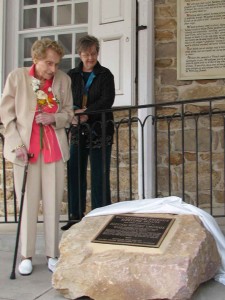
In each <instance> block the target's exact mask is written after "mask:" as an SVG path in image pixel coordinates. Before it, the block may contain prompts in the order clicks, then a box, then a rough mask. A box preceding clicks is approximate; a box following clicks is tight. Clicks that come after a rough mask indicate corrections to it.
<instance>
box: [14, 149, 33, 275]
mask: <svg viewBox="0 0 225 300" xmlns="http://www.w3.org/2000/svg"><path fill="white" fill-rule="evenodd" d="M31 157H33V154H30V153H28V161H27V163H26V165H25V168H24V174H23V185H22V191H21V200H20V212H19V220H18V226H17V234H16V245H15V251H14V258H13V266H12V272H11V275H10V279H16V274H15V268H16V260H17V252H18V246H19V236H20V225H21V219H22V212H23V202H24V194H25V188H26V182H27V171H28V165H29V159H30V158H31Z"/></svg>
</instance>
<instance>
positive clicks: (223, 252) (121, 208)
mask: <svg viewBox="0 0 225 300" xmlns="http://www.w3.org/2000/svg"><path fill="white" fill-rule="evenodd" d="M124 213H134V214H140V213H151V214H152V213H171V214H191V215H197V216H199V218H200V219H201V221H202V223H203V225H204V226H205V228H206V229H207V230H208V231H209V232H211V234H212V235H213V237H214V239H215V242H216V245H217V248H218V252H219V254H220V257H221V266H220V268H219V270H218V271H217V273H216V275H215V277H214V279H215V280H216V281H218V282H220V283H222V284H224V285H225V237H224V235H223V233H222V231H221V229H220V228H219V226H218V224H217V222H216V221H215V219H214V218H213V217H212V216H211V215H210V214H208V213H207V212H205V211H204V210H202V209H200V208H198V207H195V206H193V205H191V204H187V203H185V202H183V201H182V199H181V198H179V197H175V196H171V197H164V198H152V199H142V200H131V201H123V202H118V203H114V204H111V205H107V206H105V207H100V208H96V209H94V210H92V211H91V212H89V213H88V214H87V215H86V216H85V217H95V216H101V215H117V214H124Z"/></svg>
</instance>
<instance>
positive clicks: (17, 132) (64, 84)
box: [0, 68, 74, 165]
mask: <svg viewBox="0 0 225 300" xmlns="http://www.w3.org/2000/svg"><path fill="white" fill-rule="evenodd" d="M52 90H53V94H54V96H55V97H57V99H58V100H59V101H60V104H59V107H58V110H57V112H56V113H55V120H56V122H55V125H54V126H53V128H54V129H55V133H56V137H57V139H58V142H59V146H60V149H61V153H62V157H63V161H64V162H66V161H67V160H68V159H69V147H68V141H67V137H66V132H65V128H66V127H69V125H70V123H71V120H72V117H73V115H74V112H73V104H72V103H73V98H72V92H71V79H70V77H69V76H68V75H67V74H66V73H64V72H62V71H60V70H58V71H57V72H56V74H55V76H54V80H53V84H52ZM36 105H37V99H36V95H35V93H34V91H33V89H32V77H31V76H30V75H29V68H18V69H16V70H14V71H12V72H11V73H10V74H9V75H8V77H7V80H6V83H5V87H4V90H3V94H2V98H1V102H0V117H1V121H2V123H3V125H4V128H5V131H4V137H5V144H4V156H5V158H6V159H7V160H9V161H11V162H12V163H15V164H18V165H23V162H22V161H21V160H19V159H17V158H16V155H15V148H16V147H17V146H18V145H21V144H24V145H25V146H26V148H27V149H29V145H30V137H31V131H32V124H33V120H34V114H35V109H36Z"/></svg>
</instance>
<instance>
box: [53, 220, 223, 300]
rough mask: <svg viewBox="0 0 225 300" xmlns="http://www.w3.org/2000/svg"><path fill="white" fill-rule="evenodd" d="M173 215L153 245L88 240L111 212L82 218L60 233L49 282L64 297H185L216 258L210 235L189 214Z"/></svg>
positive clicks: (211, 269) (209, 274) (143, 299)
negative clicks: (54, 267)
mask: <svg viewBox="0 0 225 300" xmlns="http://www.w3.org/2000/svg"><path fill="white" fill-rule="evenodd" d="M147 216H151V217H155V216H158V217H168V216H170V217H171V216H172V217H174V218H175V222H174V223H173V225H172V227H171V229H170V230H169V232H168V234H167V235H166V237H165V238H164V240H163V242H162V244H161V246H160V247H159V248H150V247H134V246H122V245H110V244H99V243H92V242H91V241H92V240H93V239H94V238H95V237H96V235H97V234H98V232H99V230H100V229H102V228H103V227H104V225H105V224H106V223H107V222H108V221H109V219H110V218H111V216H99V217H90V218H84V219H83V220H82V221H81V222H80V223H78V224H76V225H74V226H73V227H71V228H70V230H68V231H67V232H65V233H64V234H63V236H62V239H61V242H60V259H59V263H58V266H57V269H56V271H55V273H54V274H53V277H52V282H53V286H54V288H55V289H56V290H58V291H59V292H60V293H61V294H62V295H63V296H64V297H65V298H68V299H76V298H79V297H82V296H88V297H90V298H92V299H94V300H147V299H148V300H149V299H176V300H185V299H190V297H191V295H192V294H193V292H194V291H195V290H196V289H197V287H198V286H199V285H200V284H201V283H202V282H205V281H207V280H209V279H211V278H213V277H214V275H215V273H216V271H217V269H218V267H219V265H220V257H219V254H218V251H217V247H216V243H215V241H214V238H213V236H212V235H211V234H210V233H209V232H208V231H207V230H206V229H205V228H204V227H203V225H202V223H201V221H200V219H199V218H198V217H197V216H192V215H167V214H157V215H156V214H153V215H152V214H147Z"/></svg>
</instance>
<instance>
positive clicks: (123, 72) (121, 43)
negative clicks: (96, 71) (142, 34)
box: [89, 0, 136, 106]
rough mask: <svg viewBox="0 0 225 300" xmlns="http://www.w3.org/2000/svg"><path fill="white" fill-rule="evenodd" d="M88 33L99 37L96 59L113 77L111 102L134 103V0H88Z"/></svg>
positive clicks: (115, 104)
mask: <svg viewBox="0 0 225 300" xmlns="http://www.w3.org/2000/svg"><path fill="white" fill-rule="evenodd" d="M89 18H90V19H89V33H90V34H92V35H94V36H96V37H98V39H99V41H100V55H99V61H100V63H101V64H102V65H103V66H104V67H107V68H109V69H110V71H111V72H112V73H113V75H114V78H115V87H116V98H115V102H114V106H129V105H134V103H135V101H134V96H135V44H136V40H135V38H136V0H90V2H89Z"/></svg>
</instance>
